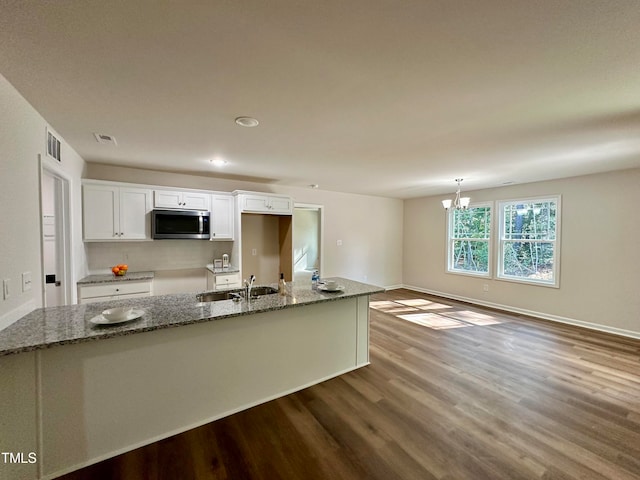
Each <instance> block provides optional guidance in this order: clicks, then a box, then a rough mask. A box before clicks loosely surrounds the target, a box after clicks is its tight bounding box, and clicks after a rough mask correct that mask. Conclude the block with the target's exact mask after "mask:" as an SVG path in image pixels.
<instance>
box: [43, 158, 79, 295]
mask: <svg viewBox="0 0 640 480" xmlns="http://www.w3.org/2000/svg"><path fill="white" fill-rule="evenodd" d="M38 157H39V160H40V179H39V180H40V276H41V280H42V292H41V295H42V301H41V303H42V305H45V303H46V302H45V299H46V296H45V288H46V285H45V283H44V275H45V271H44V240H43V232H44V226H43V225H42V222H43V215H42V179H43V176H44V175H45V174H47V175H50V176H52V177H54V178H56V179H58V180H60V181H61V188H60V195H61V197H62V198H61V199H60V203H61V205H57V207H58V209H59V210H60V211H61V212H62V219H63V222H62V226H61V229H60V233H61V234H62V247H61V248H60V250H61V251H59V252H58V253H57V254H58V255H59V254H60V253H62V257H63V258H62V261H61V265H62V268H63V269H64V271H63V272H62V277H63V279H64V301H65V305H71V304H72V303H74V302H75V301H76V297H75V289H74V288H73V285H75V283H76V281H77V280H78V279H77V278H75V260H74V258H73V254H72V252H73V251H74V245H73V239H74V237H73V232H74V225H73V218H74V217H73V213H74V212H73V202H72V201H71V195H72V192H73V178H72V177H71V176H70V175H69V174H68V173H67V172H65V171H64V169H63V168H62V167H61V165H60V164H59V163H58V162H57V161H55V160H53V159H52V158H49V157H47V156H46V155H45V156H44V157H42V156H41V155H38ZM56 224H58V221H56Z"/></svg>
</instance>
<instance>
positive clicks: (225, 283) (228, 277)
mask: <svg viewBox="0 0 640 480" xmlns="http://www.w3.org/2000/svg"><path fill="white" fill-rule="evenodd" d="M241 286H242V283H240V274H239V273H212V272H211V270H207V290H224V289H225V288H239V287H241Z"/></svg>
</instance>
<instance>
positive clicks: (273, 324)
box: [0, 279, 382, 478]
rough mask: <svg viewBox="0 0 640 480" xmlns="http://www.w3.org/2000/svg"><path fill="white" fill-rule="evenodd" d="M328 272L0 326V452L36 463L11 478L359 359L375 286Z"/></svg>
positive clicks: (50, 473) (100, 453) (153, 433)
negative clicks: (282, 283) (240, 297)
mask: <svg viewBox="0 0 640 480" xmlns="http://www.w3.org/2000/svg"><path fill="white" fill-rule="evenodd" d="M337 280H338V282H339V283H341V284H342V285H344V291H342V292H331V293H328V292H327V293H325V292H319V291H314V290H311V288H310V286H309V284H306V285H302V286H296V285H293V286H292V289H291V291H290V293H289V294H288V295H287V296H280V295H277V294H276V295H265V296H263V297H260V298H258V299H255V300H250V301H242V302H234V301H231V300H224V301H218V302H204V303H202V302H198V301H197V300H196V297H195V294H180V295H163V296H156V297H146V298H137V299H130V300H123V301H119V302H118V305H126V306H132V307H135V308H136V309H140V310H142V311H143V312H144V314H143V315H142V316H141V317H140V318H139V319H136V320H133V321H131V322H129V323H125V324H122V325H118V326H115V325H114V326H108V327H101V326H96V325H94V324H93V323H91V319H92V318H94V317H95V316H97V315H99V314H100V312H101V311H102V310H104V309H106V308H109V307H111V306H114V303H113V302H110V303H92V304H86V305H74V306H68V307H55V308H47V309H38V310H35V311H34V312H32V313H30V314H29V315H27V316H25V317H24V318H22V319H21V320H19V321H18V322H16V323H15V324H13V325H11V326H9V327H7V328H6V329H5V330H3V331H0V355H2V356H0V385H1V386H2V389H1V390H0V406H1V407H2V410H1V411H0V425H1V426H2V433H3V435H2V438H0V449H1V450H2V451H9V452H25V453H28V452H35V453H36V455H37V459H38V460H37V462H36V463H34V464H24V465H18V466H10V467H9V468H13V470H12V472H13V473H12V474H11V475H12V476H11V475H10V478H55V477H56V476H58V475H61V474H64V473H65V472H68V471H72V470H75V469H77V468H81V467H83V466H86V465H88V464H91V463H94V462H97V461H100V460H103V459H105V458H109V457H111V456H114V455H117V454H120V453H123V452H125V451H129V450H132V449H134V448H137V447H139V446H142V445H145V444H148V443H151V442H154V441H157V440H159V439H162V438H166V437H168V436H171V435H174V434H177V433H180V432H183V431H185V430H189V429H191V428H194V427H197V426H199V425H203V424H205V423H208V422H210V421H213V420H216V419H218V418H221V417H224V416H226V415H229V414H232V413H235V412H237V411H240V410H243V409H246V408H249V407H251V406H253V405H257V404H259V403H262V402H265V401H268V400H271V399H274V398H277V397H280V396H282V395H286V394H288V393H291V392H294V391H296V390H300V389H302V388H305V387H307V386H310V385H313V384H315V383H318V382H321V381H323V380H326V379H329V378H331V377H334V376H336V375H340V374H342V373H345V372H348V371H350V370H353V369H356V368H359V367H362V366H364V365H367V364H368V362H369V354H368V332H369V328H368V327H369V325H368V311H369V308H368V307H369V296H370V295H371V294H373V293H377V292H380V291H382V289H381V288H379V287H375V286H372V285H366V284H362V283H359V282H353V281H350V280H347V279H337ZM176 327H177V328H176ZM5 468H6V465H5V466H0V478H3V469H5Z"/></svg>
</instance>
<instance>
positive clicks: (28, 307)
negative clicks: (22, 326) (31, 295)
mask: <svg viewBox="0 0 640 480" xmlns="http://www.w3.org/2000/svg"><path fill="white" fill-rule="evenodd" d="M35 308H36V304H35V302H34V301H33V299H31V300H29V301H28V302H27V303H23V304H22V305H20V306H18V307H16V308H14V309H13V310H10V311H9V312H7V313H5V314H4V315H2V316H0V330H4V329H5V328H7V327H8V326H9V325H11V324H12V323H15V322H17V321H18V320H20V319H21V318H22V317H24V316H25V315H27V314H28V313H31V312H33V311H34V310H35Z"/></svg>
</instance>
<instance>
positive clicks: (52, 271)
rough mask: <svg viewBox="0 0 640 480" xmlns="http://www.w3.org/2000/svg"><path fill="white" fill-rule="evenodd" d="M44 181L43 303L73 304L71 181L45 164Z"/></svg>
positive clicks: (42, 185) (47, 304) (41, 185)
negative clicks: (70, 214) (70, 221)
mask: <svg viewBox="0 0 640 480" xmlns="http://www.w3.org/2000/svg"><path fill="white" fill-rule="evenodd" d="M40 178H41V183H40V201H41V206H40V211H41V215H42V218H41V222H42V223H41V225H42V228H41V232H42V238H41V248H42V275H43V277H44V278H43V279H42V281H43V288H42V291H43V293H42V295H43V298H42V304H43V306H45V307H56V306H60V305H69V304H70V303H71V287H70V282H71V255H70V252H71V247H70V238H71V235H70V225H69V191H70V188H69V180H68V179H66V178H65V177H63V176H62V175H60V174H59V173H57V172H55V171H54V170H53V169H51V168H48V167H47V166H46V164H45V163H44V162H43V163H42V176H41V177H40Z"/></svg>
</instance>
